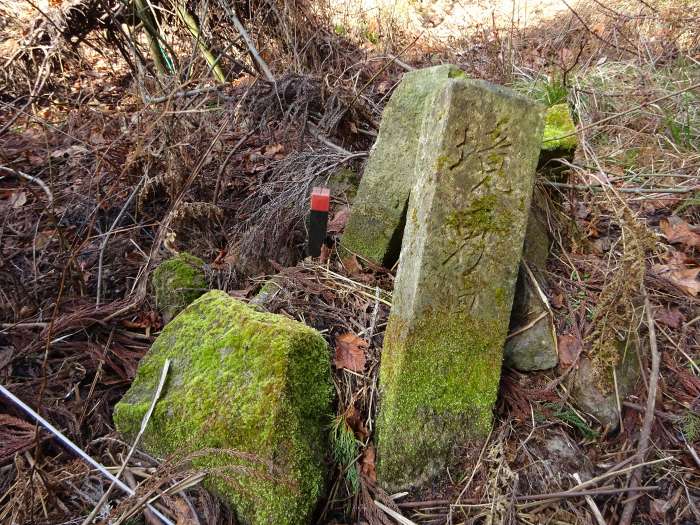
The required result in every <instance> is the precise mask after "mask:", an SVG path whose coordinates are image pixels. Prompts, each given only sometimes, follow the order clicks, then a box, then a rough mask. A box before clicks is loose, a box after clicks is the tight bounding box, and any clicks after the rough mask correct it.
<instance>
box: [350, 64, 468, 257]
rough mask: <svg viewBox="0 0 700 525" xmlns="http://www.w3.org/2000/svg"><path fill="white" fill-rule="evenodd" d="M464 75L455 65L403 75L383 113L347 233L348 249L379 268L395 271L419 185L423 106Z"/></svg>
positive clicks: (354, 203) (435, 67) (430, 68)
mask: <svg viewBox="0 0 700 525" xmlns="http://www.w3.org/2000/svg"><path fill="white" fill-rule="evenodd" d="M464 75H465V73H464V72H463V71H462V70H461V69H459V68H458V67H457V66H452V65H441V66H434V67H429V68H426V69H420V70H417V71H411V72H410V73H406V74H405V75H404V77H403V80H402V81H401V83H400V84H399V86H398V87H397V88H396V91H394V94H393V95H392V96H391V99H390V100H389V103H388V104H387V105H386V108H385V109H384V114H383V117H382V123H381V125H380V128H379V135H378V136H377V140H376V142H375V144H374V146H373V148H372V152H371V154H370V157H369V160H368V161H367V166H366V168H365V171H364V174H363V175H362V180H361V181H360V186H359V188H358V190H357V196H356V197H355V201H354V202H353V207H352V213H351V215H350V219H349V220H348V223H347V225H346V227H345V234H344V235H343V238H342V245H343V247H344V248H346V249H348V250H350V251H351V252H354V253H357V254H359V255H361V256H362V257H365V258H367V259H369V260H371V261H372V262H375V263H377V264H385V265H391V264H393V262H395V261H396V259H398V254H399V250H400V248H401V237H402V235H403V227H404V221H405V214H406V204H407V203H408V196H409V194H410V192H411V188H412V187H413V184H414V183H415V173H414V165H415V163H416V151H417V148H418V138H419V135H420V132H421V125H422V122H423V119H424V116H425V111H424V106H425V100H426V99H427V98H429V97H430V96H431V95H432V94H434V93H435V92H436V91H437V90H439V89H440V88H441V87H443V86H444V85H445V83H446V82H447V81H448V80H449V79H450V78H453V77H463V76H464Z"/></svg>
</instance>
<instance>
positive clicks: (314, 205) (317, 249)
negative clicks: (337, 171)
mask: <svg viewBox="0 0 700 525" xmlns="http://www.w3.org/2000/svg"><path fill="white" fill-rule="evenodd" d="M330 205H331V190H330V189H329V188H321V187H318V186H317V187H314V188H313V189H312V190H311V215H310V216H309V244H308V254H309V255H310V256H311V257H318V256H320V255H321V246H323V243H324V242H325V241H326V228H327V227H328V210H329V208H330Z"/></svg>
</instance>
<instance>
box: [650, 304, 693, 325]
mask: <svg viewBox="0 0 700 525" xmlns="http://www.w3.org/2000/svg"><path fill="white" fill-rule="evenodd" d="M654 319H656V322H657V323H660V324H663V325H666V326H668V327H669V328H680V327H681V325H682V324H683V322H684V321H685V315H683V312H681V311H680V309H679V308H678V307H673V308H664V307H661V308H657V309H656V310H655V311H654Z"/></svg>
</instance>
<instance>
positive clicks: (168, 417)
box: [114, 291, 332, 524]
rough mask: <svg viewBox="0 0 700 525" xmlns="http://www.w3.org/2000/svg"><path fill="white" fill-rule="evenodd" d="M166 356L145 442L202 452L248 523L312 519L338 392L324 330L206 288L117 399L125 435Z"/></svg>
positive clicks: (197, 463)
mask: <svg viewBox="0 0 700 525" xmlns="http://www.w3.org/2000/svg"><path fill="white" fill-rule="evenodd" d="M168 358H169V359H171V368H170V372H169V375H168V380H167V383H166V387H165V389H164V392H163V394H162V396H161V398H160V400H159V401H158V403H157V405H156V408H155V411H154V413H153V416H152V418H151V420H150V422H149V425H148V428H147V430H146V433H145V434H144V437H143V442H142V443H143V447H144V448H145V450H147V451H148V452H150V453H152V454H154V455H157V456H168V455H171V454H179V455H186V454H189V453H191V452H195V451H199V452H201V455H200V456H199V457H197V458H196V459H194V460H192V463H193V466H194V467H195V468H203V469H209V470H210V471H211V472H212V473H211V474H210V475H209V476H208V477H207V479H206V481H205V484H206V485H207V487H208V488H210V489H213V490H214V491H216V492H217V493H219V494H220V495H221V496H222V497H224V498H225V499H226V500H227V501H229V502H230V503H231V505H232V506H233V508H234V509H235V511H236V513H237V515H238V518H239V520H240V521H241V523H250V524H263V523H264V524H272V523H275V524H302V523H308V522H309V519H310V515H311V513H312V512H313V509H314V507H315V505H316V503H317V501H318V499H319V497H320V496H321V495H322V492H323V488H324V482H325V479H324V470H323V466H322V462H323V458H324V455H325V454H326V453H327V450H328V448H327V447H328V436H327V433H328V426H329V414H330V402H331V399H332V387H331V379H330V377H331V375H330V374H331V371H330V357H329V352H328V348H327V345H326V343H325V341H324V339H323V338H322V337H321V335H320V334H319V333H318V332H317V331H316V330H313V329H312V328H309V327H307V326H305V325H303V324H301V323H298V322H296V321H292V320H290V319H288V318H286V317H283V316H280V315H275V314H269V313H262V312H258V311H256V310H254V309H252V308H250V307H248V306H247V305H245V304H244V303H242V302H240V301H237V300H235V299H232V298H231V297H229V296H228V295H227V294H225V293H224V292H221V291H211V292H208V293H207V294H205V295H203V296H202V297H200V298H199V299H198V300H196V301H195V302H194V303H192V304H191V305H190V306H188V307H187V308H186V309H185V310H184V311H183V312H182V313H180V315H178V316H177V317H176V318H175V319H174V320H173V321H171V322H170V323H169V324H168V325H167V326H166V327H165V328H164V329H163V332H162V333H161V335H160V336H159V337H158V339H157V340H156V341H155V343H154V344H153V346H152V347H151V349H150V351H149V352H148V353H147V354H146V356H145V357H144V358H143V359H142V361H141V363H140V365H139V369H138V372H137V375H136V378H135V379H134V382H133V384H132V386H131V388H130V389H129V391H128V392H127V393H126V395H125V396H124V398H123V399H122V400H121V401H120V402H119V403H118V404H117V406H116V408H115V411H114V422H115V425H116V427H117V429H118V430H119V431H120V432H121V433H123V434H124V435H125V436H126V438H127V439H131V438H133V436H134V435H135V434H136V433H137V432H138V429H139V426H140V423H141V419H142V417H143V415H144V413H145V412H146V410H147V408H148V406H149V403H150V400H151V398H152V396H153V393H154V391H155V389H156V385H157V382H158V378H159V375H160V371H161V369H162V367H163V363H164V362H165V360H166V359H168ZM212 448H216V449H226V450H235V451H237V452H241V453H247V454H254V455H255V457H256V458H257V459H259V460H260V461H252V462H251V461H244V460H243V459H241V458H240V457H237V456H232V455H231V454H223V453H221V452H212V451H210V450H209V449H212ZM270 465H272V468H270ZM244 469H245V470H244Z"/></svg>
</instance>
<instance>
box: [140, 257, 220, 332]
mask: <svg viewBox="0 0 700 525" xmlns="http://www.w3.org/2000/svg"><path fill="white" fill-rule="evenodd" d="M151 284H152V285H153V291H154V293H155V296H156V305H157V306H158V309H159V310H160V311H161V312H162V313H163V316H164V317H165V321H166V322H167V321H169V320H170V319H172V318H173V317H174V316H175V315H177V314H178V313H179V312H180V311H181V310H182V309H183V308H184V307H185V306H187V305H188V304H190V303H191V302H192V301H194V300H195V299H197V297H199V296H200V295H202V294H203V293H204V292H206V291H207V288H208V286H207V279H206V276H205V274H204V261H203V260H202V259H200V258H199V257H195V256H194V255H190V254H189V253H185V252H183V253H180V254H178V255H176V256H175V257H173V258H172V259H168V260H167V261H165V262H163V263H161V264H160V266H158V268H156V269H155V270H154V271H153V275H152V277H151Z"/></svg>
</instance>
